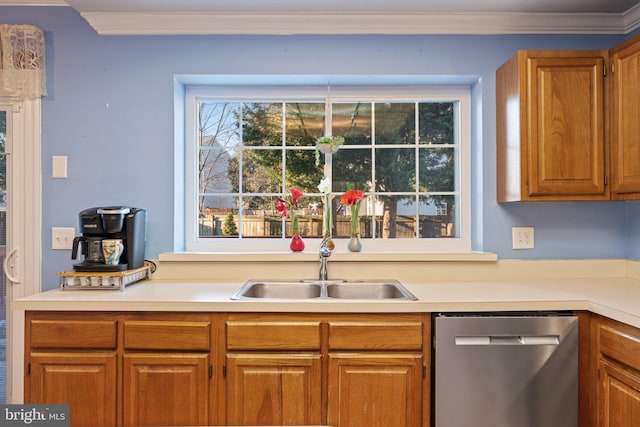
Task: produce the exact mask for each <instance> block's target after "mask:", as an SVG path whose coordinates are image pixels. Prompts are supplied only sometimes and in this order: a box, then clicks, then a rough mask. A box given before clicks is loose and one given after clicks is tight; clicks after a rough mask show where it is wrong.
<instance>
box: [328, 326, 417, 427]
mask: <svg viewBox="0 0 640 427" xmlns="http://www.w3.org/2000/svg"><path fill="white" fill-rule="evenodd" d="M328 326H329V340H328V341H329V344H328V351H329V368H328V376H327V378H328V380H327V386H328V415H327V419H328V424H330V425H332V426H339V427H349V426H353V427H356V426H365V425H366V426H394V427H403V426H404V427H413V426H421V425H423V408H425V407H427V406H428V405H424V398H423V396H424V394H423V380H424V377H425V376H426V360H425V356H424V354H423V327H424V325H423V320H422V319H420V318H412V317H408V318H405V319H402V318H399V317H394V316H391V317H389V318H386V319H385V318H382V317H377V318H372V319H369V320H365V321H363V320H360V321H358V320H357V319H344V320H339V321H333V320H330V321H329V322H328ZM427 395H428V393H427ZM424 425H428V424H424Z"/></svg>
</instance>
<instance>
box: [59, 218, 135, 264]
mask: <svg viewBox="0 0 640 427" xmlns="http://www.w3.org/2000/svg"><path fill="white" fill-rule="evenodd" d="M78 217H79V219H80V231H81V232H82V236H78V237H76V238H74V239H73V249H72V251H71V259H76V257H77V256H78V249H79V248H80V247H82V255H84V261H82V262H81V263H79V264H75V265H74V266H73V269H74V270H75V271H82V272H87V271H110V272H114V271H124V270H134V269H136V268H140V267H143V266H144V245H145V238H146V230H145V228H146V223H147V212H146V211H145V210H144V209H138V208H130V207H126V206H109V207H102V208H90V209H85V210H83V211H82V212H80V213H79V214H78ZM105 239H122V243H123V245H124V250H123V252H122V255H121V256H120V262H119V263H118V264H117V265H107V264H105V261H104V255H103V253H102V241H103V240H105Z"/></svg>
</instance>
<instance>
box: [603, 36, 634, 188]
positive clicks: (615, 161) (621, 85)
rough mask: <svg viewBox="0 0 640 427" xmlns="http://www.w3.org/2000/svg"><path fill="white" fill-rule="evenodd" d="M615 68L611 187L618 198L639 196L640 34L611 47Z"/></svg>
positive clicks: (612, 88)
mask: <svg viewBox="0 0 640 427" xmlns="http://www.w3.org/2000/svg"><path fill="white" fill-rule="evenodd" d="M611 71H612V73H611V76H612V79H611V103H610V106H609V107H610V108H609V109H610V121H611V128H610V129H611V130H610V133H611V178H612V185H611V191H612V193H613V198H615V199H639V198H640V36H636V37H634V38H631V39H629V40H628V41H626V42H625V43H622V44H621V45H619V46H617V47H616V48H614V49H612V50H611ZM633 193H635V194H633Z"/></svg>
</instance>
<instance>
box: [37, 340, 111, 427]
mask: <svg viewBox="0 0 640 427" xmlns="http://www.w3.org/2000/svg"><path fill="white" fill-rule="evenodd" d="M116 366H117V359H116V353H115V352H108V353H102V352H96V353H93V352H71V351H57V352H35V353H32V354H31V357H30V365H29V371H30V372H29V373H28V377H29V383H30V384H29V387H28V388H27V393H28V395H27V396H25V402H26V403H32V404H68V405H69V419H70V420H69V424H70V425H71V426H93V427H110V426H115V425H116V414H117V412H116V396H117V380H116V371H117V369H116Z"/></svg>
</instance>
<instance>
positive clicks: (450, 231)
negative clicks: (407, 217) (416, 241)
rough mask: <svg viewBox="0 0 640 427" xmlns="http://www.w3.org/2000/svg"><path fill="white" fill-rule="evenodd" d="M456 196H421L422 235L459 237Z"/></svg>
mask: <svg viewBox="0 0 640 427" xmlns="http://www.w3.org/2000/svg"><path fill="white" fill-rule="evenodd" d="M456 200H457V198H456V197H455V196H432V197H428V196H421V197H420V237H423V238H429V237H458V230H456V229H455V226H454V224H455V217H456V212H455V209H456Z"/></svg>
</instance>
